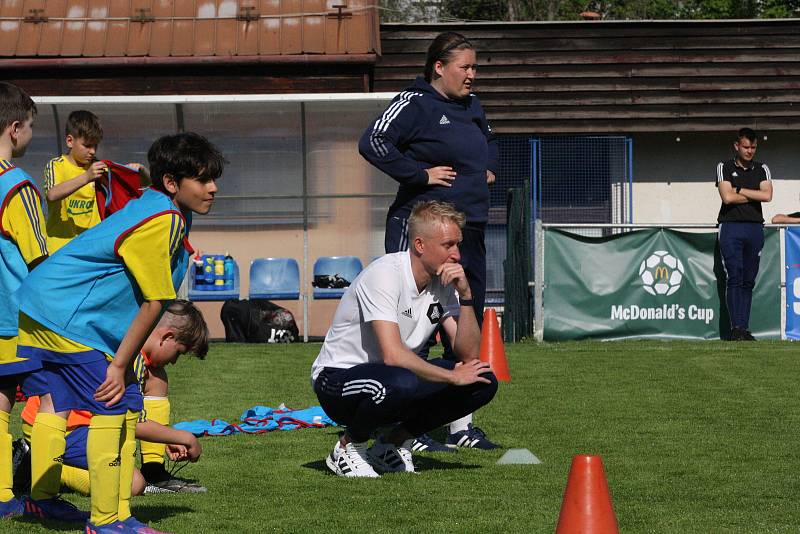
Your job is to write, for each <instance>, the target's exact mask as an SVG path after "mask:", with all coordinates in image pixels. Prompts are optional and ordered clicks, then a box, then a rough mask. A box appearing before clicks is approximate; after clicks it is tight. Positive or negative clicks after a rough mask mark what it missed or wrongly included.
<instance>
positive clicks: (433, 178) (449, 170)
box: [425, 166, 456, 187]
mask: <svg viewBox="0 0 800 534" xmlns="http://www.w3.org/2000/svg"><path fill="white" fill-rule="evenodd" d="M425 172H426V173H427V174H428V185H443V186H445V187H452V186H453V180H455V179H456V172H455V171H454V170H453V167H444V166H442V167H431V168H430V169H425Z"/></svg>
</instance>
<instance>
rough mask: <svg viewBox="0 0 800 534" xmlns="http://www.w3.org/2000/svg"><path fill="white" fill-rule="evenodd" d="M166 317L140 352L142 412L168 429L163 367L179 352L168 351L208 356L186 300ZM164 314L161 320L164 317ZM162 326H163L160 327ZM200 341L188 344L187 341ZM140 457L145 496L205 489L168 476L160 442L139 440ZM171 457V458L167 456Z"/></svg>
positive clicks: (203, 333)
mask: <svg viewBox="0 0 800 534" xmlns="http://www.w3.org/2000/svg"><path fill="white" fill-rule="evenodd" d="M167 314H170V315H172V316H173V317H174V319H172V320H171V323H164V321H163V320H162V322H160V323H159V325H158V326H157V327H156V329H155V330H153V333H152V334H150V337H149V338H148V340H147V343H146V344H145V346H144V347H143V348H142V357H143V359H144V373H143V374H144V376H143V379H142V381H141V383H142V394H143V395H144V411H145V413H146V414H147V419H148V421H155V422H157V423H160V424H161V425H164V426H168V425H169V416H170V402H169V397H167V394H168V392H169V381H168V378H167V371H166V369H165V367H166V366H167V365H172V364H174V363H175V362H176V361H177V360H178V357H179V356H180V355H181V351H176V350H174V349H173V348H172V347H174V346H175V344H176V343H177V344H178V346H179V347H187V348H188V350H189V352H193V353H194V354H195V355H197V357H198V358H200V359H202V358H204V357H205V355H206V352H208V342H207V339H208V327H207V326H206V323H205V320H204V319H203V316H202V314H201V313H200V310H198V309H197V308H196V307H195V306H194V304H192V303H191V302H189V301H186V300H176V301H175V302H173V303H172V304H170V307H169V308H168V310H167ZM167 314H165V317H167ZM162 323H164V324H162ZM176 323H177V324H181V325H183V327H182V330H176V328H175V324H176ZM193 339H194V340H202V342H200V341H195V342H192V341H191V340H193ZM137 437H139V438H140V439H141V442H140V448H141V453H142V469H141V473H142V475H143V476H144V479H145V480H146V481H147V486H146V487H145V493H205V492H206V491H207V490H206V488H205V487H203V486H201V485H199V484H196V483H194V482H191V481H188V480H184V479H182V478H178V477H175V476H172V475H171V474H170V473H169V472H168V471H167V470H166V469H165V468H164V455H165V453H167V452H168V451H167V449H166V447H165V445H164V443H165V442H164V441H163V440H160V441H158V442H154V441H152V440H147V439H146V438H142V437H140V436H139V434H138V432H137ZM169 456H170V457H171V455H169Z"/></svg>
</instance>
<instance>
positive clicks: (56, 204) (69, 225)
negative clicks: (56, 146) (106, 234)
mask: <svg viewBox="0 0 800 534" xmlns="http://www.w3.org/2000/svg"><path fill="white" fill-rule="evenodd" d="M86 169H87V167H81V166H79V165H76V164H74V163H73V162H71V161H70V159H69V158H68V157H67V156H66V155H62V156H58V157H56V158H53V159H51V160H50V162H49V163H48V164H47V166H46V167H45V169H44V190H45V192H47V191H49V190H50V189H52V188H53V187H55V186H56V185H58V184H60V183H63V182H66V181H68V180H72V179H73V178H75V177H77V176H79V175H81V174H83V173H84V172H86ZM47 211H48V216H47V236H48V241H47V245H48V248H49V250H50V253H51V254H52V253H54V252H55V251H56V250H58V249H60V248H61V247H63V246H64V245H66V244H67V243H69V242H70V241H71V240H72V239H74V238H75V237H77V236H79V235H80V234H82V233H83V232H85V231H86V230H88V229H89V228H92V227H93V226H95V225H97V224H98V223H99V222H100V213H99V211H98V209H97V200H96V195H95V183H94V182H90V183H88V184H86V185H84V186H83V187H81V188H80V189H78V190H77V191H75V192H74V193H72V194H71V195H69V196H68V197H65V198H62V199H61V200H54V201H49V200H48V201H47Z"/></svg>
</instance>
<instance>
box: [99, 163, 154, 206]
mask: <svg viewBox="0 0 800 534" xmlns="http://www.w3.org/2000/svg"><path fill="white" fill-rule="evenodd" d="M103 163H105V164H106V165H107V166H108V172H107V173H106V174H105V175H104V176H103V177H102V178H100V179H99V180H97V182H95V183H96V184H97V185H96V187H95V197H96V199H97V211H99V212H100V219H105V218H106V217H108V216H109V215H111V214H112V213H114V212H116V211H119V210H121V209H122V208H123V207H124V206H125V204H127V203H128V201H129V200H131V199H134V198H139V197H140V196H142V190H143V188H142V181H141V179H140V178H139V171H137V170H136V169H131V168H130V167H126V166H125V165H120V164H119V163H114V162H113V161H108V160H103Z"/></svg>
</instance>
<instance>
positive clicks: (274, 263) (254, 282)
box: [249, 258, 300, 300]
mask: <svg viewBox="0 0 800 534" xmlns="http://www.w3.org/2000/svg"><path fill="white" fill-rule="evenodd" d="M249 295H250V298H251V299H276V300H297V299H299V298H300V268H299V267H298V266H297V261H295V260H294V259H293V258H258V259H255V260H253V261H252V262H251V263H250V293H249Z"/></svg>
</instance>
